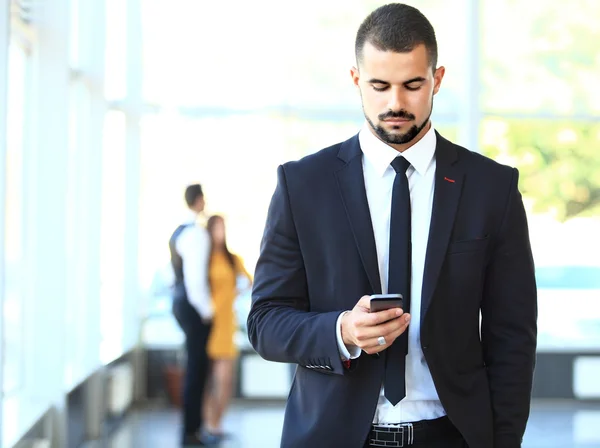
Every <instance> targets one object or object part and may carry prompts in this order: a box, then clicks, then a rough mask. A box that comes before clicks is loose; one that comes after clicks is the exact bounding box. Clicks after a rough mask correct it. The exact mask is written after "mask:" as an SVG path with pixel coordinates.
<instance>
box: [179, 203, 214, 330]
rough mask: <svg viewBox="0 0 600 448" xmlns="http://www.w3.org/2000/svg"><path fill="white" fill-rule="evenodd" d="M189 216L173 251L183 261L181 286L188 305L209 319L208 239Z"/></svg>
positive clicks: (206, 233) (210, 302) (210, 304)
mask: <svg viewBox="0 0 600 448" xmlns="http://www.w3.org/2000/svg"><path fill="white" fill-rule="evenodd" d="M196 220H197V215H196V214H195V213H194V214H193V217H192V216H190V219H189V221H188V222H187V224H192V225H190V226H188V227H186V228H185V229H184V230H183V231H182V232H181V233H180V234H179V236H178V237H177V241H175V249H176V250H177V253H178V254H179V255H180V256H181V258H182V259H183V284H184V285H185V291H186V293H187V298H188V301H189V302H190V304H191V305H192V306H193V307H194V308H195V309H196V311H198V313H199V314H200V316H201V317H202V318H203V319H211V318H212V316H213V313H214V311H213V306H212V300H211V295H210V288H209V285H208V261H209V255H210V237H209V236H208V231H207V230H206V229H205V228H204V226H202V225H201V224H200V223H198V222H197V221H196Z"/></svg>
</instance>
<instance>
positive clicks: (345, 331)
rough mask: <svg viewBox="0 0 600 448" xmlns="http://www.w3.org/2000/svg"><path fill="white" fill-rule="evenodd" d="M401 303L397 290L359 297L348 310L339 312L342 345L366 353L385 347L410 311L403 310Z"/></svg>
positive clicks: (405, 322)
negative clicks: (340, 313)
mask: <svg viewBox="0 0 600 448" xmlns="http://www.w3.org/2000/svg"><path fill="white" fill-rule="evenodd" d="M402 306H403V301H402V295H400V294H386V295H381V294H379V295H374V296H363V297H361V298H360V300H359V301H358V303H357V304H356V305H355V306H354V308H353V309H352V311H347V312H345V313H343V314H342V315H341V324H340V327H341V328H340V330H341V333H342V340H343V342H344V344H345V345H346V347H349V346H355V347H359V348H360V349H361V350H362V351H364V352H365V353H368V354H374V353H378V352H380V351H382V350H385V349H386V348H387V347H389V346H390V344H392V343H393V342H394V340H395V339H396V338H397V337H398V336H399V335H401V334H402V333H404V332H405V331H406V330H407V328H408V324H409V322H410V315H409V314H404V312H403V310H402Z"/></svg>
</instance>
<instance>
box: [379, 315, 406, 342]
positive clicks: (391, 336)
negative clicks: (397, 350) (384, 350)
mask: <svg viewBox="0 0 600 448" xmlns="http://www.w3.org/2000/svg"><path fill="white" fill-rule="evenodd" d="M398 321H399V325H397V326H395V327H394V328H392V329H391V330H390V332H389V333H387V334H385V335H384V337H385V339H386V341H388V342H389V340H391V341H394V340H396V338H397V337H398V336H400V335H401V334H402V333H404V332H405V331H407V329H408V325H409V324H410V315H408V314H407V315H405V316H402V317H401V318H400V319H398ZM389 343H390V344H391V343H392V342H389Z"/></svg>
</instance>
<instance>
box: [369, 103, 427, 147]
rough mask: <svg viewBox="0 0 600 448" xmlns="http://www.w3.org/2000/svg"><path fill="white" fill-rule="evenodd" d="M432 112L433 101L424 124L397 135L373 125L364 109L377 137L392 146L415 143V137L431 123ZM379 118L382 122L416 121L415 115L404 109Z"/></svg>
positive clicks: (387, 113)
mask: <svg viewBox="0 0 600 448" xmlns="http://www.w3.org/2000/svg"><path fill="white" fill-rule="evenodd" d="M432 111H433V99H432V101H431V108H430V109H429V115H428V116H427V118H426V119H425V120H424V121H423V123H421V124H420V125H419V126H417V125H416V124H415V125H413V126H411V128H410V129H409V130H408V131H406V132H405V133H403V134H396V133H391V132H388V131H386V130H385V129H384V128H383V127H382V126H378V125H375V123H373V121H372V120H371V119H370V118H369V117H368V116H367V114H366V112H365V110H364V107H363V113H364V114H365V118H366V119H367V122H368V123H369V125H371V128H373V130H374V131H375V133H376V134H377V136H378V137H379V138H380V139H381V140H382V141H383V142H385V143H387V144H390V145H403V144H405V143H409V142H411V141H413V140H414V139H415V137H416V136H417V135H419V133H420V132H421V131H422V130H423V129H424V128H425V126H427V123H429V118H431V112H432ZM377 118H378V119H379V120H380V121H383V120H387V119H390V118H403V119H406V120H414V119H415V116H414V115H413V114H411V113H410V112H407V111H405V110H404V109H402V110H400V111H398V112H394V111H389V112H386V113H384V114H380V115H379V116H378V117H377Z"/></svg>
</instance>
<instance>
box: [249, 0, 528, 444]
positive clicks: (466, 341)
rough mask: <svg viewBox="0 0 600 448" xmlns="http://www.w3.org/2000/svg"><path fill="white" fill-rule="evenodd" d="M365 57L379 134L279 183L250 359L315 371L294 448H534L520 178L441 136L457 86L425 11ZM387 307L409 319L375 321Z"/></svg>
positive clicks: (300, 394) (372, 44)
mask: <svg viewBox="0 0 600 448" xmlns="http://www.w3.org/2000/svg"><path fill="white" fill-rule="evenodd" d="M355 51H356V62H357V64H356V67H353V68H352V70H351V74H352V80H353V82H354V85H355V86H356V88H357V90H358V92H359V93H360V96H361V99H362V106H363V111H364V115H365V119H366V123H365V125H364V126H363V128H362V129H361V130H360V132H359V133H358V135H356V136H354V137H352V138H350V139H349V140H347V141H345V142H342V143H339V144H336V145H333V146H331V147H329V148H325V149H323V150H321V151H319V152H317V153H315V154H312V155H310V156H307V157H305V158H303V159H301V160H299V161H296V162H289V163H285V164H283V165H282V166H280V167H279V169H278V182H277V187H276V189H275V193H274V195H273V198H272V200H271V205H270V207H269V212H268V217H267V222H266V226H265V231H264V235H263V240H262V244H261V253H260V256H259V259H258V262H257V265H256V269H255V283H254V288H253V293H252V308H251V310H250V314H249V316H248V336H249V339H250V342H251V344H252V346H253V347H254V348H255V350H256V351H257V352H258V353H259V354H260V355H261V356H262V357H263V358H265V359H267V360H270V361H277V362H288V363H294V364H297V366H298V367H297V369H296V374H295V377H294V381H293V384H292V388H291V391H290V395H289V397H288V403H287V406H286V412H285V419H284V427H283V434H282V441H281V446H282V447H285V448H306V447H311V448H329V447H344V448H363V447H405V446H412V447H415V448H464V447H467V446H468V447H470V448H518V447H520V446H521V440H522V437H523V433H524V431H525V426H526V423H527V419H528V415H529V408H530V396H531V388H532V379H533V368H534V364H535V349H536V335H537V327H536V319H537V297H536V285H535V276H534V267H533V259H532V254H531V247H530V242H529V234H528V229H527V219H526V215H525V209H524V206H523V201H522V198H521V194H520V193H519V190H518V187H517V185H518V171H517V170H516V169H514V168H511V167H507V166H503V165H500V164H498V163H496V162H494V161H492V160H490V159H488V158H486V157H484V156H482V155H480V154H477V153H474V152H471V151H469V150H467V149H465V148H462V147H460V146H458V145H455V144H453V143H451V142H449V141H448V140H446V139H445V138H443V137H442V136H441V135H440V134H439V133H437V132H436V131H435V130H434V128H433V125H432V123H431V119H430V117H431V113H432V110H433V98H434V95H435V94H437V93H438V91H439V89H440V88H441V83H442V79H443V77H444V73H445V68H444V67H438V66H437V41H436V37H435V32H434V29H433V27H432V26H431V24H430V23H429V21H428V20H427V18H426V17H425V16H423V14H421V12H420V11H418V10H417V9H416V8H413V7H411V6H408V5H404V4H399V3H394V4H389V5H385V6H382V7H380V8H377V9H376V10H375V11H373V12H372V13H371V14H370V15H369V16H368V17H367V18H366V19H365V20H364V21H363V23H362V24H361V26H360V27H359V30H358V32H357V36H356V42H355ZM381 293H393V294H402V296H403V299H404V303H403V308H392V309H389V310H383V311H377V312H370V299H371V297H370V296H371V295H373V294H381ZM480 316H481V321H480Z"/></svg>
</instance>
